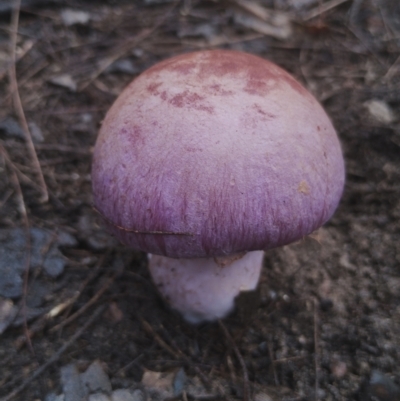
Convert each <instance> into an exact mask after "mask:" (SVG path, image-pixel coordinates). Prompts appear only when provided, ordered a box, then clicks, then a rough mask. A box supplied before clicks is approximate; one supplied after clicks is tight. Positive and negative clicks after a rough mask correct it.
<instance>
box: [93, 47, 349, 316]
mask: <svg viewBox="0 0 400 401" xmlns="http://www.w3.org/2000/svg"><path fill="white" fill-rule="evenodd" d="M92 185H93V196H94V206H95V208H96V209H97V210H98V211H99V213H100V214H101V215H102V216H103V217H104V219H105V221H106V224H107V225H108V227H109V229H110V230H111V232H112V233H113V234H114V235H115V236H116V237H117V238H118V239H119V240H120V241H121V242H123V243H124V244H126V245H128V246H130V247H132V248H134V249H137V250H141V251H144V252H147V253H149V254H150V255H149V268H150V272H151V274H152V276H153V281H154V282H155V284H156V286H157V287H158V289H159V291H160V293H161V294H163V295H164V297H165V298H166V299H167V301H168V302H169V303H170V305H171V306H172V308H174V309H176V310H178V311H179V312H181V313H182V314H183V316H184V317H185V318H186V320H188V321H189V322H193V323H197V322H201V321H211V320H215V319H219V318H223V317H225V316H226V315H227V314H228V313H230V312H231V311H232V309H233V307H234V299H235V297H236V296H237V295H238V293H239V292H240V291H246V290H252V289H254V288H255V287H256V286H257V282H258V279H259V275H260V271H261V267H262V261H263V251H264V250H267V249H270V248H274V247H279V246H282V245H285V244H289V243H291V242H293V241H296V240H298V239H300V238H302V237H304V236H305V235H307V234H310V233H311V232H312V231H314V230H316V229H317V228H318V227H320V226H321V225H322V224H324V223H325V222H326V221H327V220H328V219H329V218H330V217H331V216H332V214H333V212H334V211H335V209H336V207H337V205H338V203H339V200H340V198H341V194H342V190H343V185H344V162H343V156H342V152H341V148H340V144H339V140H338V137H337V135H336V132H335V129H334V128H333V126H332V123H331V121H330V120H329V118H328V116H327V115H326V113H325V112H324V110H323V108H322V107H321V106H320V104H319V103H318V102H317V101H316V100H315V98H314V97H313V96H312V95H311V94H310V93H309V92H308V91H307V90H306V89H305V88H304V87H303V86H302V85H301V84H299V83H298V82H297V81H296V80H295V79H294V78H293V77H292V76H291V75H290V74H288V73H287V72H285V71H284V70H282V69H281V68H279V67H278V66H276V65H275V64H273V63H271V62H269V61H267V60H265V59H262V58H260V57H257V56H254V55H250V54H246V53H242V52H237V51H229V50H211V51H199V52H194V53H188V54H183V55H180V56H176V57H173V58H170V59H167V60H165V61H162V62H160V63H158V64H156V65H154V66H153V67H151V68H149V69H148V70H146V71H144V72H143V73H142V74H141V75H140V76H139V77H137V78H136V79H135V80H134V81H133V82H132V83H131V84H130V85H129V86H128V87H127V88H126V89H125V90H124V91H123V92H122V94H121V95H120V96H119V97H118V98H117V100H116V101H115V103H114V105H113V106H112V107H111V109H110V110H109V112H108V113H107V115H106V117H105V120H104V121H103V124H102V127H101V130H100V133H99V136H98V139H97V142H96V145H95V148H94V155H93V166H92Z"/></svg>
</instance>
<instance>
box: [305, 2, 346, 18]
mask: <svg viewBox="0 0 400 401" xmlns="http://www.w3.org/2000/svg"><path fill="white" fill-rule="evenodd" d="M346 1H348V0H331V1H328V2H326V3H324V4H319V5H318V6H316V7H315V8H313V9H312V10H310V11H309V12H308V13H307V15H306V16H305V17H304V18H303V21H308V20H310V19H313V18H315V17H318V16H319V15H321V14H323V13H326V12H327V11H329V10H332V9H333V8H335V7H337V6H339V5H340V4H343V3H345V2H346Z"/></svg>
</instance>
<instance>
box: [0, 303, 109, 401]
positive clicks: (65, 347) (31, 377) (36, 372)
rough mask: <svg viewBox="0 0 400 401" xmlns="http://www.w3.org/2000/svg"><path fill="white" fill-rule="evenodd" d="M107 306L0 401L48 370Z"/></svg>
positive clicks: (1, 400)
mask: <svg viewBox="0 0 400 401" xmlns="http://www.w3.org/2000/svg"><path fill="white" fill-rule="evenodd" d="M104 309H105V306H104V305H102V306H99V307H98V308H97V309H96V310H95V311H94V313H93V314H92V315H91V316H90V317H89V319H88V320H87V321H86V323H85V324H84V325H83V326H82V327H81V328H80V329H79V330H78V331H76V332H75V334H74V335H73V336H72V337H71V338H70V339H69V340H68V341H67V342H66V343H65V344H64V345H63V346H62V347H61V348H60V349H59V350H58V351H57V352H56V353H55V354H54V355H53V356H52V357H51V358H50V359H49V360H48V361H47V362H46V363H45V364H44V365H42V366H41V367H40V368H39V369H37V370H36V371H35V373H33V374H32V375H31V376H30V377H28V378H27V379H26V380H25V381H24V382H23V383H22V384H21V385H20V386H19V387H17V388H16V389H15V390H13V391H12V392H11V393H9V394H7V395H6V396H5V397H3V398H0V401H10V400H12V399H13V398H14V397H15V396H17V395H18V394H19V393H20V392H21V391H23V390H24V389H25V388H26V387H27V386H28V385H29V384H30V383H31V382H32V381H33V380H35V379H36V378H38V377H39V376H40V375H42V374H43V372H45V371H46V369H48V368H49V367H50V366H51V365H53V363H55V362H57V361H58V359H59V358H60V356H61V355H62V354H63V353H64V352H65V351H66V350H67V349H68V348H69V347H70V346H71V345H72V344H73V343H74V342H75V341H76V340H77V339H78V338H79V337H80V336H81V335H82V334H83V333H84V332H85V331H86V330H87V328H88V327H89V326H90V325H91V324H93V322H94V321H95V320H96V319H97V318H98V317H99V316H100V315H101V313H102V312H103V311H104Z"/></svg>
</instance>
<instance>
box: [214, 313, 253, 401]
mask: <svg viewBox="0 0 400 401" xmlns="http://www.w3.org/2000/svg"><path fill="white" fill-rule="evenodd" d="M218 324H219V327H220V328H221V329H222V331H223V333H224V335H225V337H226V339H227V341H228V343H229V345H230V346H231V347H232V349H233V352H234V353H235V355H236V358H237V359H238V361H239V364H240V367H241V368H242V371H243V401H250V385H249V373H248V371H247V366H246V364H245V362H244V360H243V357H242V354H241V353H240V351H239V349H238V347H237V346H236V344H235V341H233V338H232V336H231V335H230V334H229V331H228V329H227V328H226V327H225V325H224V324H223V323H222V321H221V320H218Z"/></svg>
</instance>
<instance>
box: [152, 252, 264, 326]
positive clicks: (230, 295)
mask: <svg viewBox="0 0 400 401" xmlns="http://www.w3.org/2000/svg"><path fill="white" fill-rule="evenodd" d="M148 256H149V269H150V273H151V275H152V277H153V281H154V283H155V285H156V286H157V288H158V290H159V291H160V293H161V294H162V295H163V296H164V297H165V299H166V300H167V301H168V302H169V304H170V305H171V307H172V308H174V309H176V310H177V311H179V312H180V313H181V314H182V315H183V317H184V318H185V319H186V320H187V321H188V322H190V323H200V322H203V321H212V320H217V319H221V318H224V317H225V316H226V315H228V314H229V313H230V312H231V311H232V310H233V308H234V305H235V297H236V296H237V295H238V294H239V293H240V292H242V291H251V290H255V289H256V287H257V284H258V280H259V277H260V272H261V267H262V262H263V256H264V252H263V251H253V252H248V253H246V254H244V255H243V256H242V255H239V256H238V257H235V256H230V257H227V258H218V259H214V258H201V259H172V258H167V257H165V256H159V255H151V254H149V255H148Z"/></svg>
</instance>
